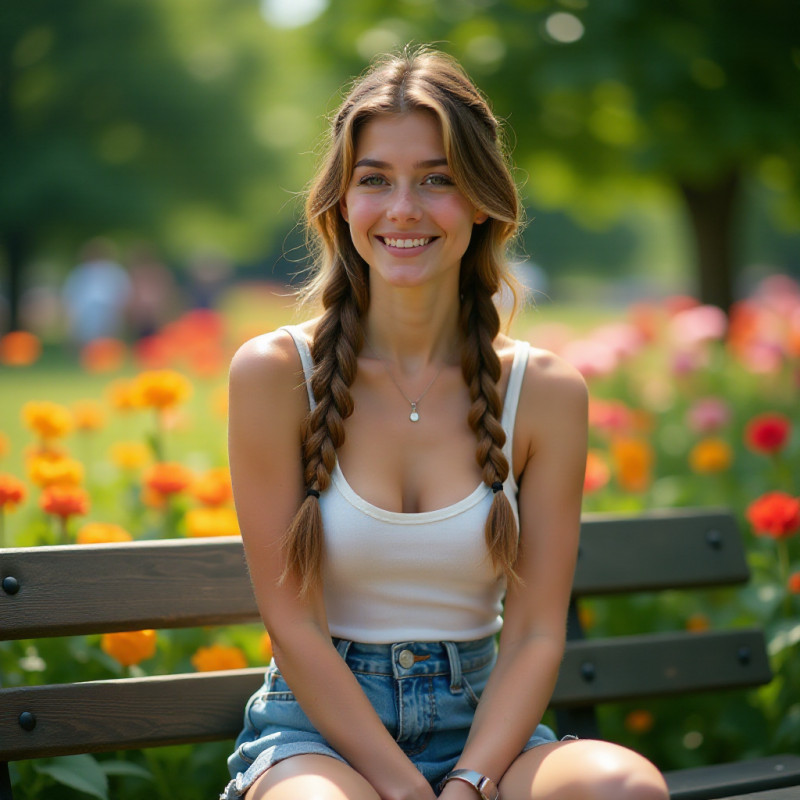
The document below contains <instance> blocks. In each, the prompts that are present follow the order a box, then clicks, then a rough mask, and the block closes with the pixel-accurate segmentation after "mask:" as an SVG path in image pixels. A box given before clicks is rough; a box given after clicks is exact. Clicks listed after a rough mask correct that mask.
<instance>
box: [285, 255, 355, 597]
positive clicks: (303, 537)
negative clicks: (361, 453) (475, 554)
mask: <svg viewBox="0 0 800 800" xmlns="http://www.w3.org/2000/svg"><path fill="white" fill-rule="evenodd" d="M338 271H339V273H340V274H339V275H337V276H336V278H335V279H334V280H332V281H331V282H329V283H328V285H327V287H326V289H325V292H324V294H323V297H322V302H323V306H324V307H325V313H324V314H323V315H322V317H321V318H320V321H319V324H318V325H317V328H316V331H315V333H314V342H313V344H312V347H311V356H312V359H313V361H314V373H313V376H312V379H311V390H312V393H313V395H314V399H315V400H316V407H315V408H314V409H313V410H312V411H311V412H310V413H309V415H308V417H307V419H306V423H305V426H304V430H303V445H302V454H303V480H304V483H305V486H306V497H305V499H304V500H303V502H302V504H301V505H300V508H299V509H298V511H297V514H295V517H294V519H293V520H292V524H291V525H290V527H289V530H288V531H287V532H286V536H285V539H284V548H285V552H286V567H285V569H284V573H283V575H282V576H281V580H285V579H286V577H287V576H288V575H289V574H294V575H297V576H299V577H300V579H301V584H300V594H301V595H306V594H308V592H309V591H310V590H311V589H313V588H316V587H317V586H319V585H321V582H322V565H323V560H324V544H323V542H324V536H323V527H322V513H321V511H320V506H319V495H320V493H321V492H324V491H325V490H326V489H327V488H328V486H329V485H330V482H331V473H332V472H333V468H334V466H335V464H336V449H337V448H338V447H340V446H341V445H342V443H343V442H344V421H345V420H346V419H347V418H348V417H349V416H350V415H351V414H352V413H353V398H352V397H351V395H350V387H351V386H352V384H353V381H354V380H355V377H356V371H357V363H358V362H357V357H358V353H359V352H360V350H361V347H362V345H363V341H364V332H363V327H362V324H361V315H362V313H363V310H365V308H366V303H367V301H366V299H365V296H366V287H362V291H361V292H358V291H353V287H352V285H351V282H350V279H349V278H348V277H347V275H346V272H345V269H344V267H343V266H342V265H341V264H340V265H339V270H338Z"/></svg>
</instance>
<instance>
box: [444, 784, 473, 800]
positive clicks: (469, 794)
mask: <svg viewBox="0 0 800 800" xmlns="http://www.w3.org/2000/svg"><path fill="white" fill-rule="evenodd" d="M439 800H479V797H478V793H477V792H476V791H475V788H474V787H472V786H470V785H469V784H468V783H465V782H464V781H450V782H449V783H448V784H447V785H446V786H445V787H444V789H442V791H441V792H440V794H439Z"/></svg>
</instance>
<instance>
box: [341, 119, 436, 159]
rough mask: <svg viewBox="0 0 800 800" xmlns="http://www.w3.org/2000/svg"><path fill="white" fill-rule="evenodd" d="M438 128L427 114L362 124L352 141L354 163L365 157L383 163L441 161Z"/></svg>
mask: <svg viewBox="0 0 800 800" xmlns="http://www.w3.org/2000/svg"><path fill="white" fill-rule="evenodd" d="M444 155H445V148H444V141H443V138H442V129H441V125H440V123H439V120H438V119H437V117H436V115H435V114H434V113H433V112H430V111H409V112H406V113H403V114H385V115H381V116H377V117H373V118H372V119H370V120H369V121H368V122H366V123H365V124H364V125H363V127H362V128H361V130H360V131H359V132H358V136H357V138H356V161H358V160H359V159H360V158H364V157H365V156H369V157H370V158H376V159H379V160H381V161H386V162H387V163H394V162H396V161H397V162H399V161H404V160H406V159H411V160H412V161H421V160H430V159H432V158H441V157H444Z"/></svg>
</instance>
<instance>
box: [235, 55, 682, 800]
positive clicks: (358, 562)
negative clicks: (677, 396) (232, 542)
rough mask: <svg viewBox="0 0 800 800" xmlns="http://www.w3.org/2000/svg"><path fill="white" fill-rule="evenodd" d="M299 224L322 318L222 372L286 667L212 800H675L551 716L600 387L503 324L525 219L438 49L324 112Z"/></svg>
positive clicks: (479, 108)
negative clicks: (306, 235)
mask: <svg viewBox="0 0 800 800" xmlns="http://www.w3.org/2000/svg"><path fill="white" fill-rule="evenodd" d="M306 210H307V219H308V223H309V226H310V229H311V231H312V233H313V235H314V237H316V242H317V244H318V252H317V273H316V277H315V278H314V280H313V281H312V283H311V284H310V289H309V292H310V294H311V295H312V296H313V297H314V298H317V299H320V300H321V302H322V308H323V311H322V313H321V316H319V317H318V318H316V319H313V320H311V321H309V322H307V323H305V324H303V325H299V326H293V327H289V328H283V329H280V330H277V331H275V332H273V333H269V334H266V335H264V336H259V337H256V338H255V339H253V340H251V341H249V342H247V343H246V344H245V345H243V347H242V348H241V349H240V351H239V352H238V353H237V354H236V356H235V357H234V360H233V363H232V368H231V376H230V432H229V447H230V463H231V472H232V476H233V483H234V492H235V498H236V507H237V511H238V514H239V520H240V524H241V529H242V536H243V539H244V543H245V550H246V553H247V560H248V565H249V568H250V574H251V576H252V580H253V586H254V589H255V594H256V597H257V600H258V604H259V608H260V610H261V614H262V616H263V619H264V622H265V624H266V627H267V629H268V630H269V632H270V635H271V637H272V644H273V648H274V656H275V657H274V662H273V664H271V665H270V667H269V669H268V671H267V674H266V681H265V684H264V687H263V688H262V689H261V690H260V691H259V692H257V693H256V694H255V695H254V696H253V697H252V698H251V700H250V702H249V703H248V705H247V709H246V711H245V727H244V730H243V731H242V734H241V735H240V737H239V739H238V741H237V745H236V751H235V752H234V754H233V755H232V756H231V758H230V759H229V766H230V769H231V774H232V776H233V780H232V781H231V783H230V784H229V785H228V787H227V789H226V791H225V793H224V794H223V797H224V798H229V799H231V798H242V797H244V798H246V800H288V799H291V800H311V798H314V800H343V799H344V798H347V799H348V800H378V799H379V798H380V800H432V798H434V797H437V796H438V797H440V798H444V800H459V798H462V799H463V800H475V798H481V797H482V798H495V797H497V796H498V791H499V796H500V797H502V798H503V800H531V798H536V800H545V798H562V799H563V800H579V799H580V798H608V800H625V798H631V799H632V798H636V800H651V799H652V800H663V799H664V798H666V797H667V793H666V789H665V786H664V783H663V780H662V778H661V776H660V774H659V772H658V771H657V770H656V769H655V767H653V766H652V765H651V764H650V763H649V762H647V761H646V760H644V759H643V758H641V757H640V756H638V755H636V754H635V753H633V752H630V751H628V750H625V749H623V748H621V747H618V746H615V745H612V744H609V743H604V742H595V741H578V740H575V739H574V737H572V738H571V739H569V740H567V741H556V737H555V736H554V734H553V733H552V731H551V730H549V729H548V728H547V727H545V726H543V725H541V724H540V719H541V717H542V715H543V713H544V711H545V708H546V706H547V703H548V698H549V697H550V694H551V691H552V689H553V685H554V683H555V680H556V676H557V673H558V666H559V662H560V660H561V657H562V653H563V649H564V639H565V619H566V611H567V604H568V600H569V595H570V585H571V580H572V573H573V567H574V562H575V556H576V552H577V544H578V529H579V518H580V502H581V488H582V483H583V473H584V467H585V455H586V405H587V393H586V388H585V386H584V384H583V382H582V380H581V378H580V377H579V375H578V374H576V372H575V371H574V370H573V369H571V368H570V367H569V366H567V365H566V364H565V363H563V362H562V361H560V360H559V359H557V358H556V357H554V356H553V355H552V354H550V353H547V352H544V351H542V350H537V349H535V348H532V347H530V346H529V345H528V344H527V343H522V342H516V341H514V340H512V339H510V338H508V337H507V336H505V335H504V334H502V333H500V330H499V328H500V324H499V318H498V313H497V310H496V307H495V302H494V301H495V300H496V297H497V294H498V291H499V290H500V289H501V286H502V285H503V283H504V282H509V280H510V279H509V273H508V264H507V262H506V256H505V250H506V247H507V245H508V243H509V241H510V239H511V238H512V237H513V235H514V234H515V232H516V230H517V226H518V218H519V205H518V196H517V191H516V188H515V185H514V181H513V179H512V177H511V174H510V171H509V167H508V165H507V163H506V160H505V158H504V154H503V148H502V145H501V142H500V138H499V132H498V124H497V121H496V120H495V118H494V117H493V116H492V114H491V112H490V110H489V108H488V106H487V103H486V102H485V101H484V99H483V98H482V96H481V95H480V94H479V92H478V91H477V90H476V89H475V87H474V86H473V84H472V83H471V82H470V81H469V79H468V78H467V77H466V76H465V74H464V73H463V71H462V70H461V68H460V67H459V66H458V65H457V64H456V63H455V62H454V61H452V60H451V59H450V58H448V57H446V56H444V55H442V54H440V53H437V52H434V51H429V50H425V49H422V50H419V51H416V52H406V53H404V54H403V55H401V56H397V57H391V58H388V59H385V60H383V61H381V62H380V63H378V64H376V65H375V66H374V67H373V68H372V69H371V70H370V71H369V72H368V73H367V74H366V75H365V76H364V77H363V78H362V79H361V80H359V81H358V82H357V83H356V84H355V86H354V88H353V89H352V91H351V92H350V94H349V95H348V96H347V98H346V99H345V101H344V103H343V104H342V106H341V108H340V109H339V111H338V113H337V114H336V116H335V118H334V119H333V123H332V126H331V135H330V146H329V149H328V153H327V156H326V158H325V161H324V163H323V165H322V169H321V170H320V173H319V175H318V177H317V179H316V180H315V182H314V184H313V186H312V187H311V189H310V193H309V196H308V201H307V209H306ZM498 633H499V642H498V640H497V634H498Z"/></svg>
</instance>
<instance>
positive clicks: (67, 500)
mask: <svg viewBox="0 0 800 800" xmlns="http://www.w3.org/2000/svg"><path fill="white" fill-rule="evenodd" d="M39 506H40V508H41V509H42V510H43V511H46V512H47V513H48V514H53V515H55V516H57V517H61V518H62V519H64V520H66V519H68V518H69V517H72V516H75V515H78V516H83V515H84V514H88V513H89V506H90V501H89V495H88V493H87V492H86V490H85V489H81V488H80V487H78V486H50V487H48V488H47V489H45V490H44V491H43V492H42V496H41V497H40V498H39Z"/></svg>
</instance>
